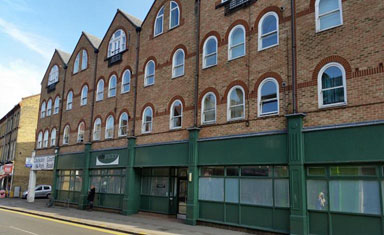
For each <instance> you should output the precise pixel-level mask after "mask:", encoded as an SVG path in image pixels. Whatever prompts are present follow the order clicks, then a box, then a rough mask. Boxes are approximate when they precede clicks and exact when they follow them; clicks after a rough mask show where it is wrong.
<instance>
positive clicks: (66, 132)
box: [63, 125, 70, 144]
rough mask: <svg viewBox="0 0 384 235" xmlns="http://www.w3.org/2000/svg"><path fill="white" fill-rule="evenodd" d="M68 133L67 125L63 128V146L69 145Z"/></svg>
mask: <svg viewBox="0 0 384 235" xmlns="http://www.w3.org/2000/svg"><path fill="white" fill-rule="evenodd" d="M69 132H70V128H69V125H66V126H65V127H64V134H63V144H69Z"/></svg>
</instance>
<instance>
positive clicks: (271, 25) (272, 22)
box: [261, 15, 277, 34]
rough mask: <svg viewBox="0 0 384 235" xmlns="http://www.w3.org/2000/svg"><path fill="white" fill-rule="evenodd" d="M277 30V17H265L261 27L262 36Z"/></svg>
mask: <svg viewBox="0 0 384 235" xmlns="http://www.w3.org/2000/svg"><path fill="white" fill-rule="evenodd" d="M275 30H277V22H276V17H275V16H273V15H269V16H267V17H265V19H264V20H263V24H262V26H261V34H266V33H270V32H272V31H275Z"/></svg>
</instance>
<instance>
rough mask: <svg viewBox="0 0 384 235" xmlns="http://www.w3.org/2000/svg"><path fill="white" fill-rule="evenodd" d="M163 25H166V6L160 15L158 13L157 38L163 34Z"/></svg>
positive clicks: (155, 32) (156, 23)
mask: <svg viewBox="0 0 384 235" xmlns="http://www.w3.org/2000/svg"><path fill="white" fill-rule="evenodd" d="M163 23H164V6H163V7H162V8H161V9H160V11H159V13H157V16H156V21H155V31H154V36H155V37H156V36H157V35H160V34H162V33H163Z"/></svg>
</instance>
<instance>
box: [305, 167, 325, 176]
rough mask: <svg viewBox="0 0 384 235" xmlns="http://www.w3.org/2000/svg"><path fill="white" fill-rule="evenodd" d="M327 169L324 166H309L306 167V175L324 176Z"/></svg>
mask: <svg viewBox="0 0 384 235" xmlns="http://www.w3.org/2000/svg"><path fill="white" fill-rule="evenodd" d="M326 174H327V170H326V169H325V167H309V168H308V169H307V175H308V176H326Z"/></svg>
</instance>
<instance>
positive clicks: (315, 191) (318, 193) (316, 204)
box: [307, 180, 328, 210]
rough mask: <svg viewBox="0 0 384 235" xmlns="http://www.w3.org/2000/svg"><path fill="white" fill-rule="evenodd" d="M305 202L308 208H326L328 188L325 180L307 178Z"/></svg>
mask: <svg viewBox="0 0 384 235" xmlns="http://www.w3.org/2000/svg"><path fill="white" fill-rule="evenodd" d="M307 203H308V209H310V210H327V209H328V189H327V182H326V181H325V180H307Z"/></svg>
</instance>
